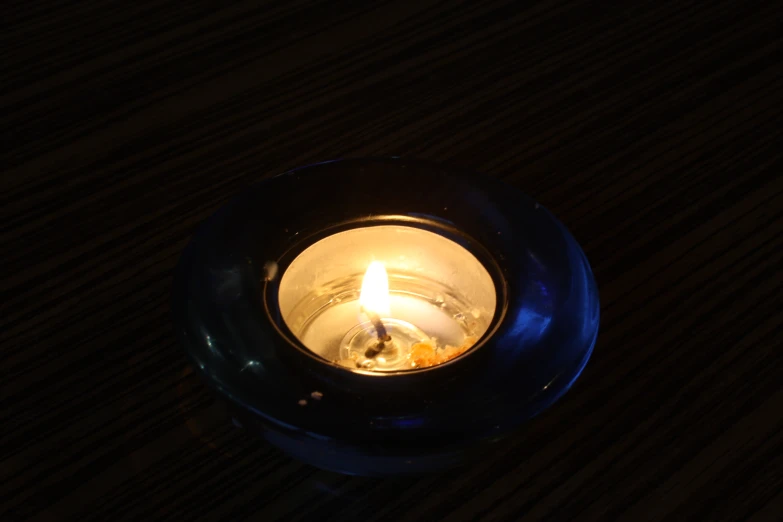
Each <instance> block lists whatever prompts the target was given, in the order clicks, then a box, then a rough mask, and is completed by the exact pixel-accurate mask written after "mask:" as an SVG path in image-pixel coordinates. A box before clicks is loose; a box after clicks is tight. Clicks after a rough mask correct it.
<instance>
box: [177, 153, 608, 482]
mask: <svg viewBox="0 0 783 522" xmlns="http://www.w3.org/2000/svg"><path fill="white" fill-rule="evenodd" d="M400 220H403V221H404V222H405V224H406V225H407V226H416V227H420V228H425V229H427V230H429V231H432V232H435V233H439V234H442V235H444V236H447V237H449V238H450V239H452V240H454V241H458V242H460V243H461V244H463V245H465V246H466V248H469V249H471V250H472V251H473V252H474V253H476V252H483V253H484V254H481V255H478V257H479V259H480V260H481V261H482V263H484V264H485V265H486V266H487V268H488V270H489V271H490V273H491V275H492V277H493V279H494V280H495V283H496V288H498V290H499V291H498V307H497V312H496V314H495V318H494V320H493V322H492V325H491V327H490V330H489V332H488V333H487V334H485V336H484V337H483V338H482V339H481V340H480V341H479V342H478V344H477V346H476V347H475V348H474V349H472V350H471V351H470V352H469V353H467V354H465V355H464V356H461V357H459V358H457V359H455V360H453V361H451V362H449V363H447V364H443V365H440V366H435V367H432V368H428V369H426V370H422V371H413V372H402V373H397V374H389V375H381V376H378V375H374V376H367V375H363V374H362V373H359V372H353V371H350V370H347V369H346V368H343V367H341V366H338V365H336V364H334V363H330V362H329V361H326V360H323V359H320V358H319V357H318V356H316V355H315V354H313V353H312V352H310V351H308V350H307V349H306V348H305V347H304V346H303V345H301V343H300V342H299V341H298V340H297V339H296V337H294V336H293V335H291V334H290V331H289V330H288V329H287V327H286V325H285V323H284V321H282V319H281V317H280V313H279V309H277V304H276V303H277V301H276V296H277V287H278V286H277V285H278V284H279V280H280V277H279V274H278V275H276V274H274V273H270V266H274V264H277V266H279V269H280V270H281V271H284V270H285V268H286V263H287V261H286V260H287V259H288V260H290V258H291V257H292V255H293V254H296V253H297V252H301V251H302V250H303V249H304V248H306V247H307V246H309V245H310V244H312V243H313V242H314V241H315V240H317V239H318V238H320V237H323V235H324V233H325V231H327V230H338V229H340V228H350V227H352V226H365V225H368V224H370V225H371V224H376V223H379V222H383V223H392V222H397V221H400ZM482 255H483V257H482ZM172 312H173V320H174V325H175V331H176V335H177V336H178V338H179V339H180V340H181V342H182V343H183V345H184V347H185V350H186V353H187V356H188V358H189V360H190V362H191V363H192V364H193V366H194V368H195V369H196V371H197V372H198V373H200V374H201V376H202V377H203V378H204V379H205V381H206V382H207V384H208V385H209V386H210V387H211V388H212V389H214V390H215V391H216V392H217V394H218V395H219V396H220V397H221V398H223V399H225V400H226V401H227V403H228V404H229V406H230V407H231V408H232V410H233V411H234V415H235V416H236V418H237V419H238V420H239V421H240V422H241V423H242V424H243V425H245V426H246V427H248V428H251V429H256V430H258V431H259V432H260V433H261V434H263V436H264V437H265V438H266V439H267V440H268V441H269V442H271V443H272V444H274V445H276V446H278V447H279V448H281V449H282V450H284V451H286V452H287V453H289V454H291V455H293V456H295V457H296V458H298V459H300V460H302V461H305V462H307V463H310V464H312V465H315V466H317V467H320V468H324V469H329V470H332V471H337V472H341V473H347V474H359V475H372V476H382V475H396V474H407V473H422V472H431V471H442V470H444V469H447V468H450V467H454V466H457V465H459V464H463V463H466V462H468V461H470V460H471V459H474V458H476V457H478V456H480V455H482V454H484V453H485V452H486V451H491V450H492V447H493V445H494V443H496V442H497V441H499V440H500V439H502V438H503V437H505V436H507V435H509V434H511V433H513V432H514V430H515V428H517V427H518V426H519V425H520V424H522V423H523V422H524V421H525V420H527V419H529V418H531V417H533V416H534V415H536V414H537V413H539V412H541V411H542V410H543V409H545V408H546V407H548V406H549V405H551V404H552V403H553V402H554V401H556V400H557V399H558V398H559V397H560V396H562V395H563V393H565V392H566V391H567V390H568V388H569V387H570V386H571V385H572V383H573V382H574V380H575V379H576V378H577V377H578V376H579V374H580V373H581V371H582V369H583V368H584V366H585V364H586V363H587V360H588V358H589V356H590V353H591V351H592V348H593V346H594V344H595V339H596V335H597V332H598V322H599V300H598V292H597V288H596V284H595V280H594V278H593V275H592V272H591V270H590V266H589V264H588V262H587V259H586V258H585V255H584V253H583V252H582V250H581V248H580V247H579V245H578V244H577V242H576V241H575V240H574V238H573V237H572V236H571V234H570V233H569V232H568V231H567V230H566V228H565V227H564V226H563V225H562V224H561V223H560V222H559V221H558V220H557V219H555V218H554V216H552V214H550V213H549V212H548V211H547V210H546V209H544V208H543V207H541V206H540V205H538V204H537V203H535V202H534V201H532V200H531V199H530V198H528V197H527V196H525V195H524V194H522V193H520V192H519V191H518V190H516V189H514V188H512V187H510V186H508V185H505V184H503V183H501V182H499V181H497V180H494V179H491V178H486V177H479V176H476V175H474V174H472V173H469V172H463V171H459V170H455V169H452V168H446V167H443V166H440V165H437V164H432V163H428V162H421V161H409V160H405V159H400V158H388V159H356V160H340V161H333V162H327V163H320V164H316V165H310V166H307V167H302V168H299V169H295V170H292V171H290V172H286V173H284V174H281V175H279V176H276V177H274V178H270V179H268V180H265V181H263V182H260V183H258V184H256V185H255V186H253V187H251V188H249V189H248V190H247V191H246V192H244V193H242V194H241V195H239V196H238V197H236V198H235V199H234V200H233V201H231V202H230V203H229V204H227V205H226V206H225V207H223V208H222V209H221V210H219V211H218V212H217V213H216V214H215V215H214V216H212V217H211V218H210V219H209V220H207V222H206V223H204V224H203V225H202V226H201V227H200V229H199V230H198V231H197V233H196V234H195V235H194V237H193V239H192V241H191V242H190V244H189V245H188V246H187V248H186V249H185V251H184V253H183V255H182V258H181V260H180V262H179V264H178V266H177V268H176V273H175V277H174V286H173V292H172ZM305 403H306V406H303V404H305Z"/></svg>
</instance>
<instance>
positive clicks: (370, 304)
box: [359, 261, 391, 317]
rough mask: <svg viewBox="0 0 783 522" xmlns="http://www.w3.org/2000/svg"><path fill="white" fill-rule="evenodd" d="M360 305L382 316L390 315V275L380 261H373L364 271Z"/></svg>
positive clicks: (367, 310)
mask: <svg viewBox="0 0 783 522" xmlns="http://www.w3.org/2000/svg"><path fill="white" fill-rule="evenodd" d="M359 305H360V306H361V307H362V310H363V311H365V312H369V313H373V314H376V315H378V316H380V317H389V316H390V315H391V307H390V305H389V276H388V275H387V274H386V267H385V266H383V263H381V262H380V261H373V262H372V263H370V266H369V267H368V268H367V272H365V273H364V279H362V291H361V293H360V294H359Z"/></svg>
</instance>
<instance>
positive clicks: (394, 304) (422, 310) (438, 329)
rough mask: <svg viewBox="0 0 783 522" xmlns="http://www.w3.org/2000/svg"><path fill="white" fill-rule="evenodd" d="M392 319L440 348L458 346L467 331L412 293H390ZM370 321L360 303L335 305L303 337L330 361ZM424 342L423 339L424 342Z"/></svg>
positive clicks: (307, 344) (311, 324)
mask: <svg viewBox="0 0 783 522" xmlns="http://www.w3.org/2000/svg"><path fill="white" fill-rule="evenodd" d="M390 306H391V314H390V317H392V318H394V319H400V320H402V321H406V322H408V323H410V324H412V325H414V326H416V327H418V328H419V329H420V330H422V331H424V333H426V334H427V335H428V336H429V337H430V338H435V339H437V341H438V344H439V345H442V346H445V345H447V344H450V345H453V346H459V345H461V344H462V343H463V341H464V339H465V331H464V330H463V328H462V327H461V326H460V324H459V322H457V320H456V319H454V317H452V316H451V315H450V314H448V313H447V312H446V311H445V310H444V309H442V308H440V307H438V306H435V305H433V304H432V303H430V302H428V301H425V300H423V299H421V298H417V297H416V296H411V295H409V294H394V293H393V294H391V300H390ZM365 322H367V316H365V315H364V314H362V313H361V312H360V307H359V301H350V302H344V303H338V304H335V305H333V306H331V307H329V308H327V309H326V310H324V312H323V313H321V314H320V315H319V316H318V317H317V318H314V319H313V320H312V322H311V323H310V324H309V326H308V328H307V329H306V330H305V331H304V333H303V335H302V336H301V341H302V342H303V343H304V345H305V346H307V347H308V348H310V349H311V350H312V351H313V352H315V353H317V354H319V355H321V356H322V357H325V358H327V359H337V358H339V350H340V342H341V341H342V339H343V337H344V336H345V334H347V333H348V331H349V330H351V328H353V327H355V326H356V325H358V324H361V323H365ZM423 340H424V339H422V341H423Z"/></svg>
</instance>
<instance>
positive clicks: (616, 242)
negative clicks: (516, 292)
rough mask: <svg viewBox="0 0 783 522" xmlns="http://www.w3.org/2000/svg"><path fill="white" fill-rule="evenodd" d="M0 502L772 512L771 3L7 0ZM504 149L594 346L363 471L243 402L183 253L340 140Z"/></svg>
mask: <svg viewBox="0 0 783 522" xmlns="http://www.w3.org/2000/svg"><path fill="white" fill-rule="evenodd" d="M2 12H3V16H2V17H0V18H2V22H0V23H2V26H3V29H2V32H1V36H0V38H1V40H0V44H2V45H0V63H2V71H3V74H2V75H1V76H0V99H1V100H2V101H1V102H0V115H1V116H2V122H3V125H2V131H1V132H2V133H3V136H2V137H3V141H2V144H3V145H2V150H1V151H0V154H1V156H0V162H2V177H0V209H1V210H0V212H1V213H2V214H0V216H1V217H2V222H1V224H0V238H1V239H2V246H3V263H2V266H3V268H2V272H0V285H2V286H1V287H0V288H1V291H2V301H1V304H0V306H2V309H1V313H0V329H1V330H0V335H2V354H1V355H0V357H1V358H2V362H1V364H0V372H2V374H1V378H0V387H1V388H0V389H1V390H2V393H1V394H0V420H1V421H2V426H3V429H2V430H1V431H0V459H1V460H0V462H1V464H0V484H2V487H1V488H0V491H2V493H1V495H2V497H1V498H2V500H1V501H0V520H4V521H5V520H8V521H14V520H26V519H31V520H40V521H54V520H72V519H73V520H83V521H92V520H95V521H107V520H111V521H118V520H133V521H137V520H150V519H155V520H158V519H159V520H231V521H233V520H265V521H267V520H268V521H271V520H314V521H315V520H317V521H323V520H339V521H346V520H405V521H410V520H427V521H431V520H479V519H480V520H552V521H566V520H580V521H588V520H629V521H638V520H688V521H695V520H709V521H718V520H731V521H741V520H753V521H774V520H781V519H783V504H781V499H782V498H783V497H781V489H783V449H781V448H783V434H782V431H783V384H782V383H783V378H782V377H781V376H782V375H783V350H781V348H782V345H783V342H782V341H781V339H782V336H783V329H782V328H781V325H783V298H782V297H781V295H782V294H781V290H782V288H781V286H782V285H781V283H782V282H783V278H782V277H781V267H782V266H783V259H782V258H783V244H782V243H783V214H782V213H783V197H782V194H783V176H781V171H782V170H783V146H782V145H783V136H782V133H783V131H782V130H781V121H783V104H782V103H781V96H780V93H781V91H783V64H782V63H781V60H783V53H781V50H782V49H783V42H782V41H781V40H782V39H783V32H781V31H780V14H781V11H780V6H779V3H778V2H770V1H745V2H739V1H721V0H716V1H714V2H712V3H709V4H705V3H704V2H695V1H689V0H683V1H679V2H661V1H644V0H640V1H637V2H626V3H616V2H603V1H599V2H596V1H593V2H587V1H579V0H574V1H566V0H537V1H531V2H515V1H510V0H505V1H482V2H475V1H469V0H462V1H460V0H450V1H445V0H418V1H416V2H405V1H379V2H369V1H367V0H361V1H360V0H348V1H344V2H334V1H327V0H265V1H236V2H207V1H195V2H175V1H173V0H168V1H158V2H120V1H109V0H85V1H80V2H66V1H62V0H41V1H38V2H21V1H10V0H9V1H8V2H5V3H4V4H3V8H2ZM367 155H405V156H411V157H419V158H424V159H430V160H436V161H441V162H445V163H448V164H453V165H458V166H462V167H468V168H473V169H476V170H478V171H481V172H483V173H485V174H486V175H488V176H495V177H499V178H503V179H505V180H506V181H508V182H509V183H511V184H514V185H516V186H518V187H520V188H521V189H522V190H524V191H525V192H527V193H529V194H530V195H531V196H533V197H534V198H535V199H537V200H538V201H540V202H541V203H542V204H544V205H545V206H547V207H548V208H549V209H551V210H552V211H553V212H554V213H555V214H556V215H558V216H559V217H560V218H561V220H562V221H563V222H564V223H565V224H566V225H567V226H568V227H569V228H570V229H571V230H572V231H573V233H574V235H575V236H576V238H577V239H578V240H579V241H580V242H581V244H582V245H583V247H584V249H585V251H586V253H587V255H588V257H589V259H590V261H591V263H592V265H593V268H594V271H595V274H596V278H597V280H598V282H599V287H600V290H601V296H602V328H601V333H600V336H599V341H598V344H597V346H596V350H595V353H594V356H593V358H592V360H591V362H590V363H589V365H588V367H587V369H586V371H585V373H584V374H583V376H582V377H581V379H580V380H579V381H578V382H577V384H576V386H575V387H574V388H573V390H572V391H571V392H569V394H567V396H566V397H565V398H564V399H563V400H562V401H561V402H559V403H558V404H557V405H555V406H554V407H553V408H552V409H550V410H549V411H548V412H546V413H545V414H543V415H541V416H540V417H539V418H537V419H535V420H533V421H532V422H530V423H528V424H527V425H526V426H525V427H524V429H523V430H522V431H521V433H519V435H518V436H516V437H515V438H514V439H513V441H511V443H510V444H508V445H507V446H506V447H505V448H504V449H503V451H501V452H499V453H498V454H497V455H496V457H494V458H492V459H491V460H488V461H486V462H482V463H481V464H480V465H478V466H475V467H474V468H470V469H467V470H463V471H460V472H458V473H450V474H447V475H440V476H431V477H424V478H418V479H388V480H378V479H362V478H354V477H343V476H339V475H334V474H330V473H327V472H322V471H318V470H315V469H312V468H310V467H307V466H305V465H302V464H299V463H297V462H295V461H292V460H291V459H289V458H288V457H286V456H284V455H282V454H281V453H279V452H278V451H276V450H274V449H272V448H271V447H269V446H268V445H267V444H265V443H264V442H262V441H259V440H257V439H254V438H252V437H250V436H249V435H247V434H245V433H244V432H243V431H242V430H238V429H236V428H235V427H234V426H233V425H232V423H231V420H230V419H229V418H227V416H226V414H225V413H224V411H223V409H222V408H221V407H220V405H219V404H218V403H216V402H215V401H214V400H213V399H212V397H211V396H210V394H209V393H208V392H207V391H206V390H205V388H204V387H203V386H202V385H201V383H200V382H199V381H198V379H196V378H195V376H194V375H192V374H191V373H190V371H189V369H188V368H187V366H186V364H185V361H184V357H183V355H182V353H181V349H180V348H179V346H177V345H176V343H175V341H174V338H173V335H172V332H171V326H170V321H169V316H168V296H169V287H170V283H171V281H170V279H171V278H170V274H171V270H172V268H173V267H174V264H175V263H176V261H177V258H178V255H179V253H180V252H181V250H182V248H183V247H184V245H185V243H186V241H187V239H188V237H189V235H190V234H191V233H192V232H193V230H194V227H195V226H196V225H197V224H198V223H199V222H200V221H201V220H203V219H205V218H206V217H207V216H209V215H210V214H211V213H212V212H214V211H215V210H216V209H217V208H218V207H219V206H220V205H222V204H223V203H225V202H226V201H227V200H228V199H229V198H230V197H231V196H232V195H233V194H235V193H237V192H238V191H241V190H242V189H243V188H244V187H246V186H248V185H250V184H251V183H253V182H255V181H257V180H259V179H261V178H263V177H265V176H268V175H271V174H275V173H278V172H281V171H283V170H285V169H287V168H291V167H294V166H298V165H302V164H307V163H309V162H314V161H320V160H324V159H330V158H338V157H347V156H367Z"/></svg>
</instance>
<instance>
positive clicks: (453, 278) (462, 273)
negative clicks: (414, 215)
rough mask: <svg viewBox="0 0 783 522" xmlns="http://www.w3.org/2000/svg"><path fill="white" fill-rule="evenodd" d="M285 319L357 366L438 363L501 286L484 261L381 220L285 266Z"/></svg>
mask: <svg viewBox="0 0 783 522" xmlns="http://www.w3.org/2000/svg"><path fill="white" fill-rule="evenodd" d="M278 301H279V306H280V312H281V316H282V318H283V320H284V321H285V323H286V325H287V326H288V328H289V329H290V331H291V332H292V333H293V334H294V335H295V336H296V337H297V338H298V339H299V340H300V341H301V342H302V344H303V345H304V346H305V347H306V348H307V349H309V350H310V351H312V352H313V353H315V354H316V355H318V356H320V357H321V358H322V359H324V360H326V361H329V362H334V363H337V364H340V365H341V366H344V367H347V368H351V369H354V370H357V371H360V370H368V371H370V373H374V372H397V371H404V370H413V369H419V368H425V367H429V366H434V365H438V364H441V363H444V362H447V361H449V360H451V359H454V358H456V357H458V356H459V355H461V354H463V353H465V352H466V351H468V350H469V349H470V348H471V347H472V346H473V345H474V344H475V343H476V341H477V340H478V339H479V338H480V337H481V336H482V335H483V334H484V333H485V332H486V331H487V329H488V328H489V325H490V323H491V321H492V318H493V316H494V314H495V308H496V306H497V293H496V289H495V285H494V283H493V281H492V277H491V276H490V274H489V272H488V271H487V269H486V268H485V267H484V265H483V264H482V263H481V262H480V261H479V260H478V259H477V258H476V256H474V255H473V254H472V253H471V252H469V251H468V250H467V249H466V248H464V247H463V246H461V245H459V244H458V243H456V242H454V241H452V240H450V239H447V238H445V237H443V236H441V235H438V234H435V233H433V232H429V231H427V230H423V229H419V228H415V227H410V226H401V225H379V226H368V227H362V228H354V229H350V230H345V231H342V232H338V233H336V234H333V235H331V236H328V237H326V238H323V239H321V240H320V241H317V242H316V243H314V244H313V245H311V246H309V247H308V248H306V249H305V250H304V251H303V252H302V253H301V254H299V255H298V256H297V257H296V258H295V259H294V260H293V261H292V262H291V264H290V266H289V267H288V268H287V270H286V271H285V272H284V273H283V275H282V279H281V280H280V287H279V295H278Z"/></svg>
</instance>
